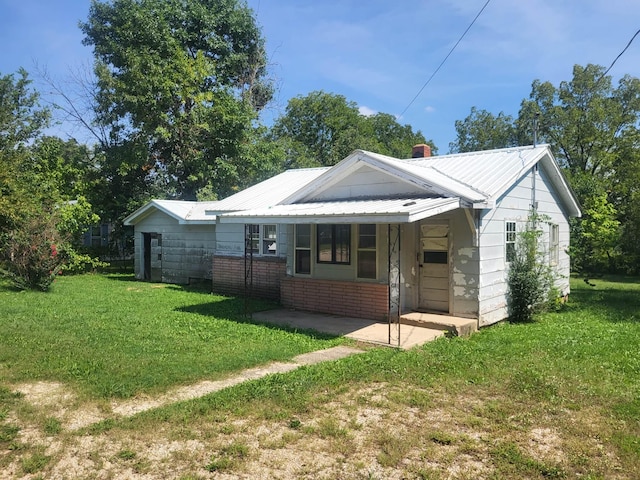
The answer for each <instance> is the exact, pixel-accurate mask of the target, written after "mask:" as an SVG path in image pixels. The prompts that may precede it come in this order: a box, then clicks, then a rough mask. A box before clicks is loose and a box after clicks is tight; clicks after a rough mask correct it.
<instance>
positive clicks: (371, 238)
mask: <svg viewBox="0 0 640 480" xmlns="http://www.w3.org/2000/svg"><path fill="white" fill-rule="evenodd" d="M357 253H358V278H374V279H375V278H377V276H378V275H377V268H376V267H377V262H376V226H375V225H374V224H367V225H358V252H357Z"/></svg>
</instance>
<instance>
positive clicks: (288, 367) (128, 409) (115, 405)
mask: <svg viewBox="0 0 640 480" xmlns="http://www.w3.org/2000/svg"><path fill="white" fill-rule="evenodd" d="M364 352H365V350H362V349H359V348H353V347H347V346H343V345H339V346H337V347H332V348H327V349H324V350H317V351H315V352H309V353H303V354H302V355H298V356H296V357H294V358H293V359H292V360H291V361H290V362H273V363H270V364H268V365H261V366H258V367H254V368H249V369H247V370H243V371H241V372H239V373H237V374H235V375H233V376H230V377H228V378H225V379H223V380H217V381H210V380H204V381H202V382H198V383H196V384H193V385H185V386H182V387H179V388H175V389H173V390H169V391H168V392H166V393H164V394H162V395H159V396H156V397H151V396H146V395H140V396H138V397H134V398H131V399H127V400H113V401H112V402H111V413H112V414H115V415H116V416H118V417H131V416H133V415H136V414H137V413H141V412H145V411H147V410H152V409H154V408H160V407H164V406H166V405H169V404H172V403H176V402H184V401H186V400H192V399H194V398H199V397H203V396H205V395H208V394H209V393H213V392H218V391H220V390H223V389H225V388H229V387H232V386H234V385H238V384H240V383H243V382H247V381H249V380H256V379H258V378H262V377H266V376H267V375H272V374H275V373H286V372H290V371H292V370H295V369H297V368H300V367H302V366H304V365H315V364H317V363H321V362H329V361H333V360H339V359H341V358H344V357H348V356H350V355H355V354H358V353H364ZM108 417H112V415H105V414H104V413H103V412H100V411H98V410H96V409H92V410H90V411H87V410H83V409H78V410H76V411H74V412H73V413H72V414H71V415H70V416H67V418H66V419H65V422H64V423H65V425H66V427H67V428H68V429H69V430H77V429H80V428H83V427H88V426H89V425H92V424H94V423H97V422H100V421H102V420H105V419H106V418H108Z"/></svg>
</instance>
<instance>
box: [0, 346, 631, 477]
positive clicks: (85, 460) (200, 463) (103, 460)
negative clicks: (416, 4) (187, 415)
mask: <svg viewBox="0 0 640 480" xmlns="http://www.w3.org/2000/svg"><path fill="white" fill-rule="evenodd" d="M333 353H335V352H333ZM343 353H344V354H347V353H348V352H346V351H345V352H343ZM306 358H307V359H308V360H309V361H315V360H314V359H313V357H311V356H308V357H306ZM303 361H305V360H304V359H302V360H301V359H298V360H297V361H296V362H295V363H290V364H284V363H278V364H273V365H271V366H269V367H268V369H269V371H272V372H275V371H287V369H292V368H296V366H297V365H300V364H302V362H303ZM264 368H267V367H261V368H256V369H252V370H250V371H247V372H244V374H243V375H244V376H245V377H244V378H246V379H251V378H258V377H259V376H262V375H263V374H264V370H263V369H264ZM240 381H241V380H239V377H234V379H228V380H225V381H221V382H201V383H199V384H197V385H193V386H191V387H183V388H179V389H176V390H174V391H172V392H168V393H167V394H165V395H163V396H162V397H158V398H138V399H133V400H128V401H123V402H114V403H113V404H112V405H111V406H110V407H111V409H112V410H111V411H110V410H109V408H108V407H109V406H107V408H105V407H104V406H100V405H97V406H86V405H78V399H77V398H75V397H74V396H73V395H72V394H71V393H69V391H67V390H66V389H65V387H64V386H63V385H61V384H55V383H46V382H38V383H37V384H32V385H23V386H20V387H19V389H20V391H22V392H23V393H24V394H25V399H26V400H27V401H28V402H29V403H30V404H31V405H33V407H34V408H35V409H39V410H42V411H43V412H44V411H47V412H49V410H48V409H51V410H50V413H47V414H46V415H47V416H52V415H53V416H57V415H62V418H64V419H65V422H66V423H65V424H64V428H65V429H64V430H63V431H62V432H61V433H59V434H57V435H54V436H46V435H44V433H43V430H42V428H41V426H33V425H32V426H29V425H22V427H23V430H22V431H21V432H20V442H22V443H24V444H30V445H31V448H44V454H45V455H46V456H48V457H49V458H50V460H49V463H48V464H47V465H46V466H45V467H44V468H43V469H42V471H39V472H37V474H34V475H31V476H29V475H26V476H25V475H23V474H24V472H23V471H22V467H21V460H22V459H23V458H25V456H27V455H29V450H28V449H27V450H25V453H20V452H14V453H12V454H11V455H13V457H11V458H12V459H11V461H8V462H4V463H1V462H2V455H3V453H2V452H0V465H4V467H0V477H2V478H7V479H11V478H36V477H37V476H38V475H40V476H42V477H43V478H47V479H56V480H57V479H66V478H78V479H89V478H92V479H98V480H102V479H104V480H107V479H109V480H119V479H133V480H156V479H158V480H160V479H165V478H198V479H214V478H215V479H291V478H295V479H314V480H315V479H335V478H340V479H344V480H361V479H366V478H376V479H382V478H384V479H391V480H393V479H398V480H399V479H406V478H438V479H443V480H444V479H460V478H462V479H472V478H473V479H479V480H481V479H487V478H495V477H496V476H497V477H500V476H501V475H502V473H503V472H501V471H499V470H496V464H495V462H496V458H495V457H494V456H493V455H494V454H493V451H494V450H495V448H496V446H499V445H502V444H506V443H514V444H517V445H518V446H519V447H520V448H521V449H522V451H524V452H526V455H527V456H529V457H531V458H533V459H535V460H537V461H539V462H542V463H544V464H547V465H557V466H558V467H559V468H563V469H566V470H567V471H568V472H570V473H569V475H568V476H569V477H572V476H573V474H575V473H578V474H580V475H578V476H584V475H587V474H594V473H595V474H598V473H599V474H600V475H599V476H606V478H614V479H631V478H633V476H632V475H626V474H625V473H624V472H622V471H621V469H620V462H619V461H618V459H617V457H616V456H615V454H614V452H612V451H610V450H608V449H607V448H605V446H604V445H603V442H602V441H601V439H600V438H599V436H598V435H599V432H600V431H602V429H603V428H604V425H605V420H604V419H603V418H602V417H601V416H599V414H598V412H595V411H588V410H587V409H585V410H582V411H562V410H559V409H556V410H554V411H551V412H550V411H547V410H545V409H540V411H537V412H527V415H526V416H524V415H518V414H517V412H518V411H520V410H518V409H519V406H518V405H517V404H513V403H509V402H510V400H509V399H503V400H502V403H500V399H499V398H498V397H494V396H491V395H489V394H488V392H483V391H482V390H480V389H474V388H473V387H470V388H469V389H467V390H466V391H463V392H457V393H450V392H446V391H442V390H438V388H437V386H436V387H434V388H429V389H425V390H418V389H411V390H407V389H406V388H405V387H404V386H403V385H390V384H385V383H376V384H373V385H368V386H365V387H358V388H351V389H350V390H349V391H347V392H346V393H343V394H339V395H337V396H335V397H334V398H331V400H330V401H327V402H325V403H322V404H321V406H319V407H318V408H316V409H315V410H313V411H308V412H306V413H301V414H300V415H299V416H298V417H297V418H296V419H295V420H296V421H295V422H292V421H291V419H279V420H266V419H265V418H263V417H255V416H243V417H240V416H236V415H233V414H232V413H230V412H225V413H224V415H219V416H216V415H215V412H211V416H210V417H209V418H210V420H208V421H202V422H201V423H197V422H193V421H190V422H185V423H181V422H173V423H169V422H168V423H162V422H160V421H159V420H153V421H151V422H152V423H151V424H150V426H149V427H148V428H144V427H143V428H140V429H138V430H128V429H119V428H116V429H113V430H109V431H106V432H103V433H100V434H94V435H90V434H80V433H78V432H76V431H73V429H72V428H71V427H72V426H76V425H78V424H81V423H82V421H83V420H82V419H84V421H85V422H88V421H90V420H92V419H93V418H94V417H92V416H91V415H92V414H91V412H92V411H93V414H96V415H97V416H100V417H101V418H105V417H107V416H110V415H127V414H129V413H130V412H134V413H135V412H137V411H142V409H147V408H153V406H154V405H163V404H165V403H166V402H169V401H176V399H185V398H192V397H189V396H190V395H192V396H197V395H201V394H205V393H209V392H210V391H213V390H215V389H219V388H224V387H223V386H222V385H227V384H225V383H224V382H231V383H229V384H228V385H231V384H235V383H239V382H240ZM212 389H213V390H212ZM143 406H144V408H142V407H143ZM74 408H75V410H73V409H74ZM92 409H93V410H92ZM255 415H261V414H259V413H256V414H255ZM501 415H502V417H501ZM202 418H206V417H202ZM12 421H14V420H13V419H12ZM16 421H17V420H16ZM74 422H75V423H74ZM85 424H86V423H85ZM229 452H231V453H229ZM233 452H236V453H233ZM237 452H241V453H237ZM8 458H9V457H8ZM576 458H577V459H581V460H579V461H582V462H586V463H585V465H586V466H584V467H583V466H580V465H578V466H576V464H575V462H576V460H575V459H576ZM225 462H226V463H225ZM571 462H574V463H571ZM605 473H606V475H605ZM516 478H521V479H522V478H527V477H525V476H520V477H516Z"/></svg>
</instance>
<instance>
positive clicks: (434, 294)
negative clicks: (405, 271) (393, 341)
mask: <svg viewBox="0 0 640 480" xmlns="http://www.w3.org/2000/svg"><path fill="white" fill-rule="evenodd" d="M418 260H419V267H420V302H419V307H420V310H425V311H430V312H443V313H449V225H448V224H438V225H421V226H420V251H419V259H418Z"/></svg>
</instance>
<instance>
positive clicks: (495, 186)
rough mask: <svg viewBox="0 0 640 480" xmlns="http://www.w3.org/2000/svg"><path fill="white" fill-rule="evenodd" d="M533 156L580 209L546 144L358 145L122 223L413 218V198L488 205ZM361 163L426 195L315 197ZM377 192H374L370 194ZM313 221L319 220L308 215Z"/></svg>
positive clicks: (162, 203) (576, 211) (576, 212)
mask: <svg viewBox="0 0 640 480" xmlns="http://www.w3.org/2000/svg"><path fill="white" fill-rule="evenodd" d="M538 163H539V164H540V165H541V166H542V168H543V169H544V170H545V172H546V173H547V174H548V176H549V178H550V180H551V182H552V183H553V184H554V186H555V188H556V190H557V193H558V195H559V196H560V198H561V199H562V201H563V203H564V205H565V207H566V208H567V211H568V212H569V215H571V216H580V207H579V205H578V203H577V201H576V199H575V196H574V195H573V192H572V191H571V189H570V187H569V184H568V182H567V181H566V179H565V178H564V176H563V174H562V172H561V170H560V169H559V167H558V165H557V163H556V162H555V160H554V159H553V155H552V153H551V150H550V149H549V147H548V145H539V146H535V147H534V146H527V147H513V148H504V149H497V150H487V151H481V152H470V153H462V154H452V155H442V156H435V157H427V158H416V159H404V160H400V159H397V158H392V157H388V156H386V155H380V154H377V153H372V152H366V151H363V150H356V151H354V152H353V153H351V155H349V156H348V157H347V158H345V159H344V160H342V161H341V162H340V163H338V164H337V165H334V166H333V167H322V168H304V169H297V170H287V171H285V172H283V173H281V174H279V175H276V176H274V177H272V178H270V179H268V180H265V181H263V182H260V183H258V184H256V185H254V186H252V187H249V188H247V189H245V190H242V191H240V192H238V193H236V194H234V195H231V196H230V197H227V198H225V199H223V200H220V201H217V202H181V201H175V200H153V201H151V202H150V203H149V204H147V205H145V206H144V207H142V208H141V209H138V210H137V211H136V212H134V213H133V214H131V215H130V216H129V217H127V218H126V219H125V224H127V225H131V224H135V223H136V222H137V221H138V220H139V219H140V218H143V217H144V216H146V215H147V214H148V210H149V209H150V208H153V207H155V208H158V209H159V210H161V211H164V212H165V213H167V214H169V215H171V216H173V217H174V218H176V219H177V220H178V221H179V222H180V223H213V222H215V221H216V219H223V220H222V221H223V222H227V221H228V222H237V223H240V221H239V220H238V219H241V218H243V219H253V221H255V220H256V218H258V217H260V218H261V220H260V221H270V222H271V221H275V220H274V219H278V222H279V223H288V222H289V219H296V218H298V219H302V218H306V219H308V218H311V217H314V216H317V217H318V218H330V219H332V220H331V221H334V222H335V221H337V220H336V219H340V218H345V219H346V218H356V217H357V218H362V219H364V220H363V221H367V220H366V219H367V218H368V222H369V223H375V222H376V221H377V220H375V221H374V220H371V218H373V217H375V218H378V219H379V218H387V219H389V218H392V217H393V218H395V219H401V218H416V216H418V215H420V214H421V213H419V212H418V213H412V212H413V211H412V209H411V208H409V207H413V206H414V205H416V204H417V205H419V207H416V208H421V207H423V206H424V207H425V208H426V210H425V211H432V210H431V209H432V207H434V206H435V207H434V208H437V207H438V205H439V204H438V202H439V201H442V202H444V204H446V205H447V206H449V205H453V204H455V203H456V202H457V204H458V206H460V205H462V206H473V207H475V208H490V207H492V206H493V204H494V203H495V201H497V200H498V199H499V197H500V196H501V195H503V194H504V193H505V192H506V191H507V190H508V189H509V188H511V187H512V186H513V184H514V183H515V182H516V181H518V179H520V178H521V177H522V176H524V175H526V174H527V173H528V172H529V171H530V169H531V168H532V167H533V166H534V165H536V164H538ZM362 164H366V165H369V166H371V167H373V168H375V169H378V170H379V171H382V172H385V173H386V174H388V175H390V176H392V177H395V178H398V179H401V180H402V181H405V182H407V183H409V184H412V185H416V186H418V187H419V188H421V189H422V190H424V196H422V197H421V198H420V199H407V198H405V199H398V198H391V199H389V198H387V199H383V198H378V199H372V198H370V199H369V200H362V199H361V200H358V201H349V200H345V199H342V201H334V202H314V196H316V195H317V194H318V193H319V192H322V191H323V190H325V189H327V188H329V187H330V186H331V185H333V184H335V183H336V182H339V181H341V180H343V179H345V178H347V177H348V176H349V175H351V174H352V173H353V172H355V171H357V169H358V168H360V166H361V165H362ZM375 194H376V192H373V191H372V192H371V197H375ZM434 197H439V198H434ZM445 200H450V202H445ZM409 201H412V202H416V203H414V204H412V205H410V206H407V205H404V204H403V203H402V202H404V203H408V202H409ZM423 202H424V203H423ZM232 212H239V213H237V214H234V213H232ZM429 215H430V214H427V216H429ZM263 217H264V220H262V218H263ZM422 218H424V217H422ZM224 219H228V220H224ZM267 219H271V220H267ZM318 221H323V220H317V219H316V220H314V222H318ZM395 221H403V220H395Z"/></svg>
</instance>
